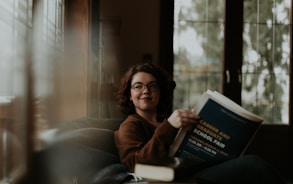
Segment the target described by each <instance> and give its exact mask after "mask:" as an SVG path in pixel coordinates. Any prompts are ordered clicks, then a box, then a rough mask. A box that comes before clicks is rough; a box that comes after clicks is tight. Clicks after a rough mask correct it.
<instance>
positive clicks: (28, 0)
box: [0, 0, 32, 183]
mask: <svg viewBox="0 0 293 184" xmlns="http://www.w3.org/2000/svg"><path fill="white" fill-rule="evenodd" d="M0 9H1V11H0V41H1V46H0V183H14V182H15V181H14V180H15V179H16V178H17V177H19V176H20V175H21V174H23V173H24V169H25V164H26V157H27V155H26V153H27V142H26V140H27V134H26V132H25V131H24V130H26V129H27V122H26V120H27V119H26V115H27V114H26V112H27V101H26V99H27V80H26V76H27V74H26V63H27V57H26V56H27V52H26V49H27V44H26V43H27V41H28V40H27V38H28V33H29V32H30V31H31V30H32V27H31V25H32V17H31V15H32V0H7V1H0ZM20 153H21V154H20Z"/></svg>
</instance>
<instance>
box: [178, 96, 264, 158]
mask: <svg viewBox="0 0 293 184" xmlns="http://www.w3.org/2000/svg"><path fill="white" fill-rule="evenodd" d="M199 116H200V117H201V120H200V121H199V122H198V123H197V124H195V125H193V128H192V129H191V130H190V131H189V132H188V133H187V134H186V136H185V137H184V139H183V141H182V144H181V145H180V147H179V149H178V151H177V153H176V155H175V156H178V157H184V158H188V159H202V160H209V161H220V160H226V159H231V158H235V157H238V156H240V155H241V154H242V153H243V151H244V150H245V148H246V146H247V144H248V143H249V142H250V140H251V138H252V137H253V136H254V134H255V132H256V131H257V129H258V128H259V126H260V123H259V122H254V121H251V120H249V119H246V118H243V117H241V116H239V115H238V114H236V113H234V112H232V111H230V110H228V109H227V108H225V107H223V106H222V105H220V104H218V103H217V102H215V101H214V100H211V99H209V100H207V101H206V104H205V105H204V106H203V107H202V108H201V110H200V112H199Z"/></svg>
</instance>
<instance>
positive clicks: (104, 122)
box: [28, 117, 129, 184]
mask: <svg viewBox="0 0 293 184" xmlns="http://www.w3.org/2000/svg"><path fill="white" fill-rule="evenodd" d="M121 121H122V119H100V120H98V119H93V118H87V117H85V118H79V119H76V120H72V121H68V122H65V123H62V125H61V126H60V127H58V128H57V129H56V130H55V131H54V133H53V134H51V136H53V138H51V139H47V141H45V144H44V146H43V148H42V149H41V150H39V151H36V152H35V153H34V155H33V159H32V160H33V162H32V163H33V164H32V176H31V177H30V178H29V182H28V183H32V184H34V183H35V184H39V183H42V184H71V183H72V184H77V183H78V184H86V183H89V184H94V183H121V181H122V180H124V179H126V178H127V177H129V175H127V174H128V170H127V168H126V166H124V165H123V164H121V163H120V160H119V156H118V152H117V149H116V147H115V143H114V131H115V130H116V129H118V127H119V125H120V123H121ZM48 140H49V141H48ZM114 172H117V173H114Z"/></svg>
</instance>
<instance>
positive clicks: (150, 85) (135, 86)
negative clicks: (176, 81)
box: [131, 82, 159, 91]
mask: <svg viewBox="0 0 293 184" xmlns="http://www.w3.org/2000/svg"><path fill="white" fill-rule="evenodd" d="M145 87H147V88H148V90H150V91H157V90H159V84H158V83H157V82H150V83H148V84H143V83H140V82H137V83H134V84H132V85H131V88H132V89H134V90H135V91H142V90H144V89H145Z"/></svg>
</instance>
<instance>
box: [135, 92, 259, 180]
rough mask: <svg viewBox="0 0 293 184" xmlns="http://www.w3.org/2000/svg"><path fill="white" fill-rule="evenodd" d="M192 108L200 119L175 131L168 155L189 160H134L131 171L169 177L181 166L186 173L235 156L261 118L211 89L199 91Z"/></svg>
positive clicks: (162, 177) (144, 175) (243, 148)
mask: <svg viewBox="0 0 293 184" xmlns="http://www.w3.org/2000/svg"><path fill="white" fill-rule="evenodd" d="M194 110H195V111H196V113H197V114H198V115H199V116H200V120H199V121H198V122H197V123H195V124H192V125H190V126H186V127H183V128H181V129H180V130H179V131H178V134H177V136H176V138H175V140H174V143H173V145H172V146H171V148H170V153H169V156H170V157H171V158H175V160H177V161H178V158H180V159H179V160H180V161H181V162H182V159H183V160H187V162H189V163H188V164H187V165H186V161H184V162H182V163H181V164H166V163H164V162H163V163H162V162H158V163H137V164H136V167H135V172H136V173H137V174H138V175H141V176H142V177H144V178H146V179H151V180H157V181H173V180H174V179H175V178H176V177H178V171H179V170H182V169H179V168H184V169H183V170H184V172H185V174H186V173H188V172H186V171H191V172H193V173H195V172H196V170H197V169H201V168H203V167H207V166H209V165H213V164H214V163H218V162H222V161H224V160H228V159H232V158H236V157H239V156H241V155H242V154H244V152H245V150H246V149H247V147H248V146H249V144H250V142H251V141H252V139H253V137H254V136H255V134H256V133H257V131H258V129H259V128H260V126H261V124H262V122H263V121H264V119H263V118H261V117H259V116H258V115H256V114H253V113H251V112H249V111H247V110H246V109H244V108H243V107H241V106H240V105H238V104H237V103H235V102H233V101H232V100H231V99H229V98H227V97H225V96H224V95H222V94H220V93H219V92H216V91H211V90H207V91H206V92H205V93H203V95H202V97H201V98H200V101H199V103H198V104H197V106H195V107H194ZM190 160H192V161H190ZM178 163H179V162H178ZM194 163H195V164H194ZM175 166H176V167H175ZM179 166H180V167H179ZM188 167H189V169H188ZM184 172H181V174H182V173H184ZM185 176H186V175H185Z"/></svg>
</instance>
